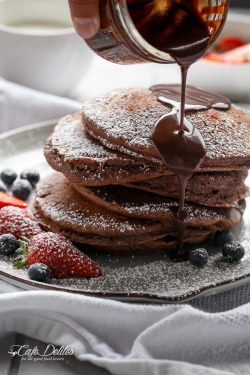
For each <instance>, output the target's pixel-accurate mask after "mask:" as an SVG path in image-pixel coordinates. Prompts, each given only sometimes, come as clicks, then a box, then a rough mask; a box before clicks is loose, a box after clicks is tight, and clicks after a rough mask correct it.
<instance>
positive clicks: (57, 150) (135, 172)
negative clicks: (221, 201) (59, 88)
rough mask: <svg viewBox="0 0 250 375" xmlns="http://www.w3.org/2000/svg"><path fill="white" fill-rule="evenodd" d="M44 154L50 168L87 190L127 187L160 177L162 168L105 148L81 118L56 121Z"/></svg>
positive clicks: (78, 115)
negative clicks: (105, 187) (105, 186)
mask: <svg viewBox="0 0 250 375" xmlns="http://www.w3.org/2000/svg"><path fill="white" fill-rule="evenodd" d="M44 154H45V157H46V160H47V162H48V163H49V165H50V166H51V167H52V168H53V169H55V170H56V171H58V172H62V173H63V174H64V175H65V176H66V177H67V178H68V180H69V181H71V182H73V183H78V184H82V185H87V186H89V185H90V186H98V185H108V184H123V183H130V182H135V181H140V180H143V179H145V178H154V177H157V176H160V175H161V174H162V173H163V171H162V169H161V168H157V167H155V166H150V165H146V164H145V163H144V162H143V161H142V160H138V159H133V158H132V157H130V156H128V155H126V154H122V153H120V152H116V151H113V150H110V149H108V148H107V147H104V146H103V145H102V144H101V143H100V142H98V141H97V140H95V139H94V138H92V137H91V136H90V135H89V134H88V133H87V132H86V130H85V129H84V127H83V126H82V124H81V122H80V114H75V115H68V116H66V117H64V118H62V119H61V120H60V121H59V123H58V124H57V125H56V127H55V129H54V131H53V133H52V134H51V136H50V137H49V139H48V140H47V142H46V144H45V147H44ZM169 173H171V174H172V172H170V171H165V174H169Z"/></svg>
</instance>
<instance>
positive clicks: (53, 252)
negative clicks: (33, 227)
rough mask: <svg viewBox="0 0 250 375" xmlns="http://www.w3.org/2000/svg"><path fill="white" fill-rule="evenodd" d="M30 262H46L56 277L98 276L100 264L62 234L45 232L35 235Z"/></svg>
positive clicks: (30, 248)
mask: <svg viewBox="0 0 250 375" xmlns="http://www.w3.org/2000/svg"><path fill="white" fill-rule="evenodd" d="M27 260H28V262H29V264H30V265H31V264H34V263H44V264H46V265H47V266H48V267H49V268H50V270H51V276H52V277H54V278H63V277H71V276H83V277H98V276H101V274H102V272H101V269H100V268H99V267H98V265H97V264H96V263H95V262H93V261H92V260H90V259H89V258H88V257H87V256H86V255H84V254H83V253H82V252H81V251H79V250H78V249H77V247H75V246H74V245H73V243H72V242H70V241H69V240H68V239H67V238H66V237H64V236H63V235H61V234H55V233H51V232H48V233H46V232H43V233H41V234H38V235H37V236H34V237H33V238H32V239H31V241H30V245H29V250H28V255H27Z"/></svg>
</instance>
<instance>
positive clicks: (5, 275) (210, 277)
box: [0, 121, 250, 303]
mask: <svg viewBox="0 0 250 375" xmlns="http://www.w3.org/2000/svg"><path fill="white" fill-rule="evenodd" d="M55 123H56V121H50V122H46V123H42V124H35V125H31V126H28V127H24V128H21V129H19V130H16V131H12V132H9V133H5V134H3V135H1V136H0V165H1V169H3V168H5V167H11V168H13V169H15V170H16V171H17V172H20V171H21V170H22V169H24V168H27V167H29V168H31V167H32V168H33V167H34V168H36V169H37V170H39V171H40V173H41V176H45V175H47V174H49V173H50V172H51V171H52V170H51V169H50V167H49V166H48V165H47V163H46V161H45V159H44V156H43V144H44V142H45V140H46V138H47V137H48V135H49V134H50V133H51V131H52V129H53V127H54V125H55ZM249 204H250V202H248V208H247V210H246V212H245V214H244V219H243V221H242V222H241V223H240V224H238V225H237V226H235V227H234V228H233V231H234V234H235V239H236V240H238V241H240V242H242V243H243V245H244V247H245V250H246V255H245V256H244V258H243V259H242V260H241V261H240V262H239V263H236V264H228V263H226V262H224V261H223V259H222V257H221V254H220V251H219V249H218V248H215V247H214V246H213V245H212V244H209V243H205V244H204V245H202V246H203V247H206V249H207V250H208V251H209V253H210V257H209V262H208V264H207V265H206V266H205V267H204V268H203V269H198V268H196V267H194V266H192V265H191V264H189V262H185V263H173V262H172V261H171V260H170V259H169V258H168V256H167V255H166V254H165V253H164V252H159V253H152V254H146V255H135V256H115V255H107V254H93V253H91V254H90V253H88V255H89V256H90V257H91V258H92V259H94V260H95V261H97V262H98V264H99V265H100V266H101V268H102V271H103V276H101V277H99V278H96V279H90V280H87V279H84V278H69V279H62V280H55V279H53V280H51V282H50V283H49V284H44V283H39V282H32V281H30V280H29V278H28V276H27V270H26V269H24V270H16V269H14V268H13V266H12V260H11V259H10V258H7V257H4V256H1V257H0V277H1V278H2V279H3V280H5V281H8V282H9V283H12V284H14V285H16V286H19V287H21V288H24V289H34V288H35V289H51V290H64V291H68V292H72V293H80V294H86V295H93V296H98V297H109V298H117V299H120V300H124V299H125V300H133V301H154V302H168V303H174V302H181V301H187V300H191V299H193V298H195V297H197V296H201V295H208V294H212V293H218V292H222V291H226V290H230V289H232V288H235V287H238V286H240V285H243V284H245V283H247V282H249V281H250V225H249V224H250V210H249Z"/></svg>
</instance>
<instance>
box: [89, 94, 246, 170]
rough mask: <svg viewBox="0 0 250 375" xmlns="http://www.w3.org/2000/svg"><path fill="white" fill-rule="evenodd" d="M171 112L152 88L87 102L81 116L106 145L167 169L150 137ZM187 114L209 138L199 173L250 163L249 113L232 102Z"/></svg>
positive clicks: (234, 168) (240, 167)
mask: <svg viewBox="0 0 250 375" xmlns="http://www.w3.org/2000/svg"><path fill="white" fill-rule="evenodd" d="M170 110H171V109H170V108H168V107H166V106H164V105H162V104H161V103H160V102H158V101H157V98H156V96H155V95H154V94H153V93H152V92H151V91H150V90H147V89H140V88H137V89H136V88H135V89H125V90H116V91H113V92H111V93H109V94H106V95H102V96H100V97H97V98H95V99H93V100H91V101H88V102H86V103H85V104H84V105H83V110H82V120H83V123H84V125H85V127H86V129H87V131H88V132H89V133H90V134H91V135H92V136H93V137H94V138H96V139H98V140H99V141H101V143H103V144H104V145H105V146H107V147H109V148H111V149H114V150H118V151H121V152H123V153H125V154H127V155H130V156H133V157H136V158H137V159H141V160H143V161H144V162H146V163H149V164H151V165H158V166H160V167H161V168H163V169H164V168H166V169H167V167H165V165H164V163H163V161H162V159H161V157H160V156H159V154H158V153H157V151H156V150H155V148H154V146H153V145H152V143H151V141H150V139H149V137H150V135H151V132H152V130H153V128H154V125H155V123H156V122H157V120H159V118H160V117H161V116H163V115H165V114H167V113H169V112H170ZM185 117H186V118H187V119H188V120H189V121H190V122H191V124H193V125H194V126H195V127H196V128H197V129H198V130H199V131H200V133H201V135H202V137H203V139H204V141H205V145H206V150H207V155H206V158H205V160H204V161H203V163H202V165H201V167H200V171H231V170H240V169H248V168H249V167H250V150H249V145H248V143H249V128H250V116H249V114H248V112H247V111H245V110H244V109H241V108H239V107H237V106H235V105H232V107H231V108H230V109H229V110H227V111H223V110H216V109H213V108H211V109H209V110H204V111H198V112H196V113H189V114H186V115H185Z"/></svg>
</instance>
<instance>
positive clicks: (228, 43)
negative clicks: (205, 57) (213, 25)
mask: <svg viewBox="0 0 250 375" xmlns="http://www.w3.org/2000/svg"><path fill="white" fill-rule="evenodd" d="M245 44H246V43H245V42H244V40H242V39H241V38H239V37H237V36H224V37H222V38H220V39H219V40H218V42H217V43H216V47H217V52H220V53H223V52H227V51H231V50H232V49H234V48H238V47H242V46H244V45H245Z"/></svg>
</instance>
